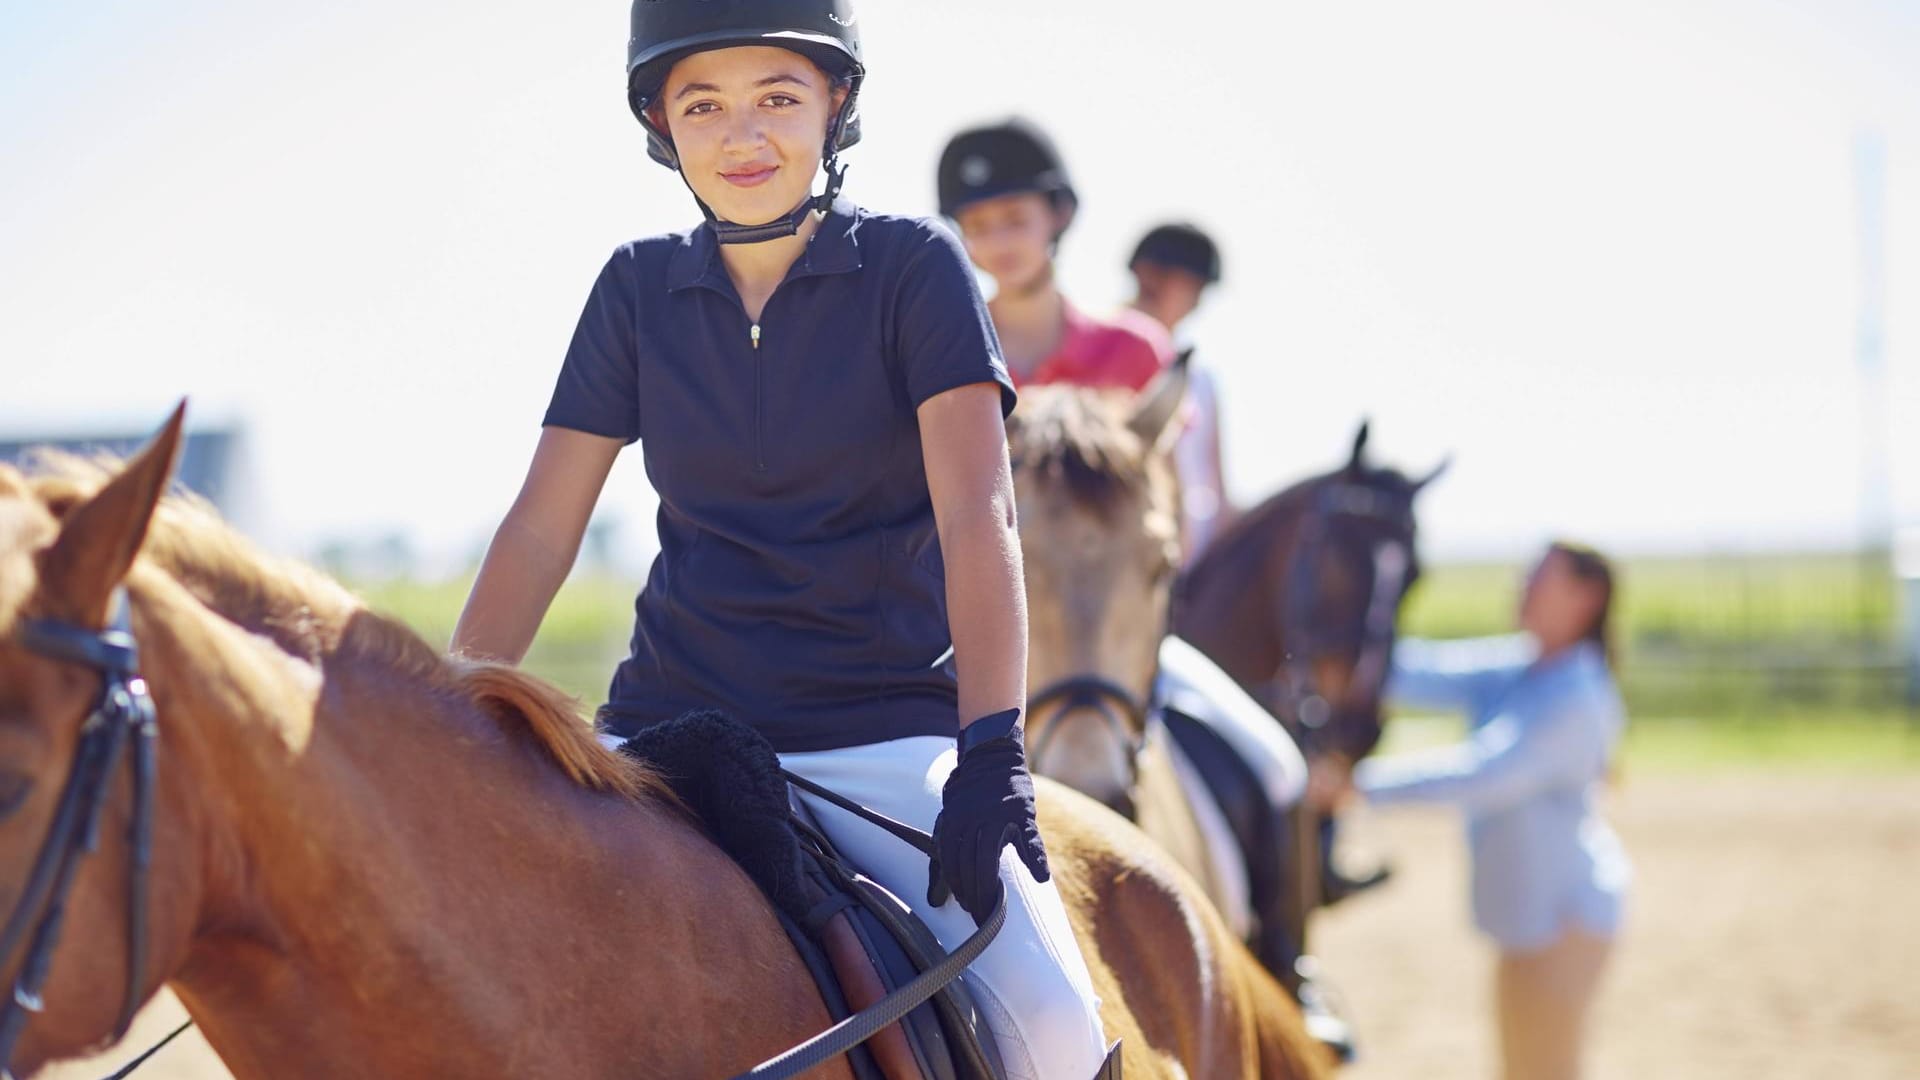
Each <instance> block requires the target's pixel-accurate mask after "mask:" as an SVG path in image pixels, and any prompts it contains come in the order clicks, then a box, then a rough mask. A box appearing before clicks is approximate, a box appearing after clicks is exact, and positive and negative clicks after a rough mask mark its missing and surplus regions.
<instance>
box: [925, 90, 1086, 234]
mask: <svg viewBox="0 0 1920 1080" xmlns="http://www.w3.org/2000/svg"><path fill="white" fill-rule="evenodd" d="M938 177H939V181H938V182H939V192H940V213H942V214H944V215H945V216H947V217H953V216H955V215H956V214H958V213H959V212H960V211H961V210H963V209H965V208H966V207H968V206H971V205H972V204H974V203H977V202H982V201H985V200H987V199H997V198H999V197H1000V196H1002V195H1018V194H1023V193H1029V192H1032V193H1037V194H1041V195H1045V196H1046V197H1047V198H1048V199H1050V200H1052V202H1053V205H1054V207H1055V208H1056V209H1058V210H1059V211H1061V213H1062V215H1063V216H1064V217H1066V218H1067V219H1069V220H1071V218H1072V215H1073V211H1074V209H1075V208H1076V207H1077V206H1079V204H1080V200H1079V197H1078V196H1076V195H1075V194H1074V191H1073V181H1072V180H1070V179H1069V178H1068V177H1067V166H1066V163H1065V162H1064V161H1062V160H1061V159H1060V151H1059V150H1058V149H1056V148H1055V147H1054V145H1053V140H1052V139H1051V138H1049V137H1048V136H1047V133H1046V132H1044V131H1041V130H1040V129H1039V128H1038V127H1036V126H1034V125H1033V124H1032V123H1030V122H1029V121H1027V120H1024V119H1022V118H1020V117H1012V118H1010V119H1007V120H1003V121H1001V122H1000V123H997V124H988V125H986V126H984V127H977V128H972V129H970V130H967V131H963V132H961V133H960V134H958V135H955V136H954V137H953V138H952V139H951V140H949V141H948V143H947V149H946V151H945V152H944V153H942V154H941V155H940V169H939V173H938ZM1061 228H1062V231H1064V230H1065V226H1064V225H1063V226H1062V227H1061Z"/></svg>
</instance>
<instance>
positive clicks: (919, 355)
mask: <svg viewBox="0 0 1920 1080" xmlns="http://www.w3.org/2000/svg"><path fill="white" fill-rule="evenodd" d="M919 240H920V247H919V249H918V250H916V251H914V252H913V254H912V255H911V256H910V257H909V258H908V259H907V261H906V264H905V269H904V270H903V271H902V273H901V281H900V290H899V293H898V307H897V309H896V311H897V324H896V325H897V326H898V327H899V330H898V334H899V336H898V338H897V343H898V347H899V350H900V357H901V361H902V366H903V368H904V370H905V373H906V384H907V396H908V397H909V398H910V399H911V400H912V401H913V405H914V408H916V409H917V408H919V407H920V406H921V405H923V404H925V403H926V402H927V399H929V398H932V397H935V396H936V395H939V394H943V393H945V392H947V391H948V390H952V389H954V388H955V387H960V386H971V385H973V384H974V383H996V384H998V385H999V387H1000V411H1001V414H1002V415H1006V414H1008V413H1011V412H1013V405H1014V401H1015V400H1016V399H1015V395H1014V390H1013V379H1012V377H1011V376H1009V375H1008V374H1007V364H1006V361H1005V360H1004V359H1002V358H1001V356H1000V339H999V337H998V336H997V335H995V333H994V330H993V318H992V316H990V315H988V314H987V302H986V300H985V299H984V298H983V297H982V296H981V295H980V284H979V282H977V281H975V280H974V277H973V269H972V267H971V266H970V264H969V263H968V262H967V256H966V252H965V251H964V250H962V248H961V247H960V241H959V239H958V238H957V237H955V236H954V235H953V233H951V232H950V231H948V230H947V229H946V228H944V227H943V226H940V225H938V224H935V223H931V222H929V223H927V224H926V225H925V226H924V230H923V232H922V233H921V235H920V237H919Z"/></svg>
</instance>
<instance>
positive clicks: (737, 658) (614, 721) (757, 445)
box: [453, 0, 1106, 1080]
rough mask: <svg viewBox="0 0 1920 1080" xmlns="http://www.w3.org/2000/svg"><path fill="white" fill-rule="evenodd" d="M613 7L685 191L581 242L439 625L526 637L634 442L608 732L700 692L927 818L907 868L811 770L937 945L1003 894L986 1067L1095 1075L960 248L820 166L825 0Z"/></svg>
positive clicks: (855, 88)
mask: <svg viewBox="0 0 1920 1080" xmlns="http://www.w3.org/2000/svg"><path fill="white" fill-rule="evenodd" d="M632 26H633V35H632V38H631V40H630V41H629V43H628V80H629V81H628V96H629V101H630V103H631V105H632V107H633V111H634V113H635V115H636V116H637V117H638V118H639V120H640V123H641V124H642V125H643V126H644V127H645V129H646V132H647V137H648V148H649V152H650V154H651V156H652V157H653V158H654V160H656V161H658V162H660V163H661V164H664V165H666V166H668V167H669V168H673V169H675V170H677V171H678V172H679V174H680V176H681V179H682V180H684V181H685V182H686V185H687V187H688V188H689V189H691V190H692V192H693V195H694V200H695V202H696V203H697V204H698V205H699V207H700V210H701V212H702V213H703V214H704V215H705V217H706V221H705V222H704V223H703V224H701V225H699V226H698V227H696V228H694V229H692V230H690V231H687V232H684V233H676V234H673V235H668V236H660V237H654V238H651V239H646V240H639V241H635V242H633V243H629V244H625V245H623V246H621V247H620V248H619V249H618V250H616V251H615V252H614V254H613V257H612V258H611V259H610V260H609V261H608V262H607V264H606V267H605V268H604V269H603V270H602V271H601V272H600V277H599V280H598V281H597V282H596V283H595V284H594V287H593V290H592V292H591V293H590V294H589V296H588V298H587V304H586V310H585V312H584V313H583V314H582V315H581V317H580V322H579V327H578V329H577V330H576V331H575V333H574V337H573V342H572V345H571V347H570V348H569V350H568V352H567V356H566V360H565V362H564V364H563V365H562V367H561V370H560V376H559V381H558V385H557V386H556V387H555V389H554V393H553V398H552V401H551V403H550V405H549V406H548V408H547V412H546V419H545V422H544V424H545V426H544V430H543V431H542V433H541V436H540V441H539V445H538V447H537V449H536V450H535V451H534V456H533V462H532V465H531V467H530V468H529V470H528V473H527V477H526V480H525V483H524V486H523V487H522V488H521V491H520V494H519V497H518V498H517V499H516V500H515V502H514V505H513V507H512V509H511V510H509V511H508V513H507V516H506V519H505V520H504V521H503V522H502V523H501V525H500V528H499V531H498V532H497V533H496V534H495V537H494V540H493V543H492V546H491V547H490V548H489V549H488V552H487V556H486V559H485V561H484V562H483V563H482V565H481V569H480V575H479V578H478V580H476V581H475V583H474V586H473V592H472V595H471V596H469V598H468V600H467V606H466V610H465V611H464V612H463V613H462V615H461V618H460V623H459V626H458V627H457V628H456V630H455V632H454V640H453V647H454V648H455V649H456V650H458V651H461V652H464V653H468V654H471V655H476V656H483V657H490V658H495V659H499V660H504V661H509V662H517V661H518V660H519V659H520V658H521V656H523V655H524V654H525V652H526V649H527V647H528V645H529V644H530V642H531V641H532V639H533V636H534V632H535V631H536V630H537V629H538V626H539V623H540V620H541V617H542V616H543V615H544V613H545V612H546V609H547V606H548V604H549V603H550V602H551V601H552V598H553V595H554V593H555V591H556V590H557V589H558V588H559V586H560V584H561V582H562V581H563V580H564V579H565V577H566V575H567V572H568V570H569V569H570V567H571V566H572V563H573V560H574V556H575V555H576V553H577V552H578V550H579V545H580V539H581V535H582V533H583V532H584V530H585V528H586V525H587V521H588V518H589V516H590V514H591V513H592V510H593V506H594V503H595V502H596V501H597V500H598V498H599V495H600V491H601V488H602V486H603V485H604V483H605V481H606V477H607V474H608V470H609V469H610V467H611V466H612V464H613V461H614V457H615V456H616V455H617V454H618V453H619V452H620V450H621V448H622V447H624V446H626V445H627V444H629V443H632V442H635V441H638V442H640V444H641V452H642V454H643V456H644V459H645V462H646V468H647V475H648V477H649V478H650V479H651V481H652V482H653V485H654V487H655V489H656V490H657V491H658V492H659V496H660V515H659V536H660V554H659V556H658V558H656V559H655V561H654V564H653V568H652V570H651V572H650V573H649V575H648V578H647V583H646V586H645V587H644V588H643V589H642V590H641V592H640V595H639V598H638V600H637V601H636V603H635V612H636V619H635V629H634V636H633V644H632V651H631V654H630V655H629V656H628V658H627V659H626V660H625V661H624V662H623V663H621V665H620V667H619V669H618V670H617V671H616V672H615V674H614V677H613V683H612V687H611V690H610V691H609V694H608V700H607V703H606V704H605V705H604V706H602V707H601V709H600V713H599V724H600V726H601V728H602V730H603V732H605V733H606V734H607V735H608V736H610V737H620V738H624V737H628V736H631V735H633V734H634V733H635V732H637V731H638V730H639V729H641V728H642V727H645V726H646V725H649V724H653V723H658V722H661V721H665V720H668V719H671V718H673V717H675V716H678V715H680V714H681V713H684V712H686V711H688V710H692V709H698V708H719V709H723V710H725V711H727V712H730V713H732V714H733V715H735V716H736V717H738V718H739V719H741V720H742V721H745V722H746V723H749V724H751V725H752V726H754V727H755V728H756V729H758V730H759V731H760V732H761V733H762V734H764V735H765V736H766V737H767V739H768V740H769V741H770V742H772V744H773V746H774V749H775V750H776V751H777V752H778V753H779V754H780V758H781V762H782V764H783V765H784V766H785V767H786V768H788V769H790V770H792V771H793V772H795V773H798V774H800V775H802V776H805V777H807V778H809V779H811V780H813V781H815V782H817V783H820V784H822V785H824V786H826V787H828V788H831V789H834V790H836V791H838V792H840V793H841V794H843V795H845V796H847V797H849V798H852V799H854V800H856V801H858V802H860V803H864V804H866V805H867V806H869V807H871V808H873V809H875V810H877V811H879V812H880V813H882V814H885V815H887V816H889V817H892V818H895V819H897V820H901V821H905V822H907V823H909V824H911V825H914V826H915V827H918V828H921V829H931V830H932V831H933V833H934V838H935V843H936V846H937V849H938V851H939V853H940V858H939V860H938V865H939V867H940V871H939V872H937V873H935V874H934V875H933V877H934V880H931V881H930V880H929V877H930V875H929V869H928V863H927V860H926V859H925V857H924V856H922V855H921V854H920V853H919V852H917V851H916V850H914V849H913V848H911V847H909V846H907V845H906V844H904V843H902V842H901V841H899V840H898V839H896V838H894V837H892V836H891V835H889V834H887V833H885V832H883V831H881V830H879V829H877V828H875V827H873V826H872V825H869V824H868V823H866V822H864V821H861V820H859V819H857V818H855V817H853V816H851V815H849V814H846V813H844V812H843V811H840V810H839V809H837V808H835V807H832V806H828V805H825V804H823V803H818V802H815V803H813V809H814V811H815V813H816V814H817V815H818V817H819V820H820V822H821V824H822V825H823V827H824V828H825V829H826V831H827V832H828V833H829V834H830V836H831V838H832V839H833V841H834V843H835V844H836V845H837V846H838V847H839V848H840V849H841V850H842V851H843V852H845V853H846V854H848V855H849V857H850V858H852V859H853V860H854V861H855V862H856V863H857V864H859V865H860V866H861V867H862V868H863V869H864V870H865V871H866V872H867V873H868V874H869V875H871V876H872V877H873V878H875V879H876V880H878V881H880V882H881V883H882V884H884V885H885V886H886V887H887V888H888V889H890V890H891V891H892V892H894V893H895V894H896V895H898V896H899V897H901V898H902V899H904V900H906V901H907V902H908V903H909V904H911V905H912V906H913V907H914V910H915V912H916V914H918V915H919V916H920V917H921V918H922V919H923V920H924V921H925V922H926V924H927V925H928V927H929V928H931V929H932V930H933V932H934V933H935V935H936V936H937V937H938V938H939V939H940V940H941V942H942V943H943V944H945V945H946V946H947V947H948V948H952V947H955V946H957V945H958V944H959V943H960V942H961V941H962V940H964V939H965V938H966V937H967V936H968V935H969V934H970V933H971V932H972V931H973V929H974V926H975V923H976V921H977V920H979V919H983V918H984V917H985V916H986V915H987V914H988V912H990V911H991V910H992V909H993V907H994V905H995V903H996V902H997V901H998V899H999V898H1000V897H1001V896H1002V895H1005V897H1006V900H1007V919H1006V924H1005V927H1004V929H1003V930H1002V931H1001V933H1000V935H999V937H998V938H997V939H996V940H995V941H994V942H993V944H992V946H991V947H990V948H988V949H987V951H986V952H985V954H984V955H983V956H982V957H981V958H980V959H979V960H978V961H977V962H976V963H975V965H974V975H975V976H976V977H977V980H976V981H977V983H978V985H979V986H980V987H982V988H983V989H984V991H985V992H984V993H983V994H982V995H981V997H982V998H983V1001H984V1004H983V1008H985V1009H986V1011H987V1012H988V1017H987V1019H988V1022H989V1025H990V1026H991V1027H992V1029H993V1031H994V1034H995V1036H996V1039H997V1041H998V1043H999V1045H1000V1050H1001V1054H1002V1057H1003V1058H1004V1059H1005V1061H1006V1063H1007V1066H1008V1069H1009V1073H1010V1075H1012V1076H1026V1077H1046V1078H1054V1077H1060V1078H1065V1080H1077V1078H1080V1077H1090V1076H1093V1075H1094V1074H1095V1073H1096V1071H1098V1070H1099V1069H1100V1067H1101V1063H1102V1060H1103V1058H1104V1057H1105V1056H1106V1046H1105V1043H1104V1039H1103V1036H1102V1030H1101V1024H1100V1019H1099V1015H1098V1013H1097V1011H1096V1008H1097V1001H1096V999H1095V997H1094V993H1093V989H1092V985H1091V979H1090V977H1089V975H1088V973H1087V968H1086V964H1085V961H1084V960H1083V959H1082V957H1081V955H1080V952H1079V948H1078V946H1077V944H1076V943H1075V941H1074V938H1073V934H1072V930H1071V928H1070V927H1069V925H1068V922H1067V918H1066V912H1065V909H1064V907H1063V906H1062V904H1061V901H1060V897H1059V894H1058V893H1057V892H1056V891H1055V889H1054V887H1053V886H1052V885H1051V884H1049V883H1048V872H1047V860H1046V853H1045V851H1044V850H1043V848H1042V847H1041V843H1040V836H1039V831H1038V827H1037V826H1036V824H1035V820H1034V799H1033V784H1032V780H1031V778H1030V777H1029V776H1028V774H1027V768H1026V761H1025V751H1024V744H1023V739H1022V730H1021V723H1020V708H1021V706H1022V705H1023V704H1024V702H1025V700H1026V688H1025V685H1024V683H1025V673H1026V612H1025V607H1024V603H1025V600H1024V588H1023V583H1022V577H1021V566H1020V548H1019V541H1018V538H1017V535H1016V533H1015V531H1014V521H1013V488H1012V482H1011V479H1010V477H1009V474H1008V464H1007V453H1006V433H1005V429H1004V427H1003V426H1002V421H1003V419H1004V417H1005V414H1006V412H1007V410H1009V409H1011V407H1012V405H1013V391H1012V387H1011V385H1010V381H1009V379H1008V377H1007V372H1006V368H1005V365H1004V364H1003V362H1002V360H1001V358H1000V351H999V345H998V343H997V341H996V340H995V337H994V333H993V327H992V324H991V322H990V321H989V320H988V317H987V313H986V309H985V305H984V304H983V302H982V300H981V297H980V295H979V292H978V290H977V289H976V287H975V285H974V281H973V276H972V274H971V272H970V271H969V270H968V267H967V264H966V257H965V255H964V253H963V252H962V250H961V248H960V245H959V244H958V242H957V241H956V240H955V239H954V237H953V236H952V235H951V234H950V233H949V232H948V231H947V230H946V229H945V228H943V227H942V226H940V225H938V224H936V223H933V222H929V221H926V220H920V219H914V218H906V217H894V216H888V215H882V214H874V213H870V212H868V211H866V210H863V209H861V208H859V207H857V206H855V205H853V204H852V203H851V202H848V201H845V200H841V199H838V198H837V194H838V191H839V188H840V184H841V178H842V170H841V169H840V168H839V166H838V164H837V158H838V155H839V152H840V151H842V150H844V149H846V148H847V147H849V146H851V145H853V143H854V142H855V141H857V140H858V139H859V119H858V114H857V112H856V108H857V98H858V95H859V91H860V85H861V81H862V78H863V76H864V73H865V69H864V66H863V63H862V59H861V55H860V43H859V36H858V32H857V30H856V29H855V18H854V13H853V11H852V9H851V7H850V5H849V3H848V2H847V0H731V2H728V3H712V2H707V0H637V2H636V3H634V5H633V11H632ZM823 164H824V166H825V172H826V185H825V192H824V194H820V195H815V194H814V193H813V184H814V180H815V178H816V177H817V176H819V175H820V173H821V169H822V166H823ZM956 744H957V745H956ZM1009 847H1010V848H1011V849H1012V850H1011V851H1008V850H1007V849H1008V848H1009ZM949 890H950V892H951V898H950V899H949V898H948V896H947V893H948V891H949ZM936 895H937V896H938V897H939V898H940V902H938V903H936V902H935V901H934V899H933V897H934V896H936ZM750 989H751V988H749V987H742V988H741V990H742V992H743V993H747V992H749V991H750Z"/></svg>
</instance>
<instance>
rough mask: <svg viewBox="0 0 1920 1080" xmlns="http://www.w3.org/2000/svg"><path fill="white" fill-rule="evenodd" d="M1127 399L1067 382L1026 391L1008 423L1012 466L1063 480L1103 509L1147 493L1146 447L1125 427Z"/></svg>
mask: <svg viewBox="0 0 1920 1080" xmlns="http://www.w3.org/2000/svg"><path fill="white" fill-rule="evenodd" d="M1126 406H1127V399H1126V398H1125V397H1123V396H1120V395H1116V394H1108V393H1100V392H1097V391H1089V390H1084V389H1081V388H1078V387H1071V386H1043V387H1036V388H1034V389H1031V390H1028V391H1026V396H1025V397H1023V398H1022V399H1021V402H1020V407H1019V408H1018V409H1015V410H1014V413H1013V417H1012V419H1011V420H1010V421H1009V422H1008V433H1009V439H1010V443H1011V447H1012V453H1013V457H1014V466H1015V468H1017V469H1022V470H1030V471H1032V473H1033V474H1034V475H1036V476H1041V477H1045V478H1047V479H1048V480H1052V481H1055V482H1059V483H1062V484H1064V485H1065V486H1066V488H1067V491H1068V493H1069V494H1071V495H1072V496H1073V498H1074V499H1076V500H1078V501H1079V502H1081V503H1082V504H1084V505H1086V506H1088V507H1091V508H1093V509H1095V510H1100V511H1105V510H1108V509H1111V508H1113V507H1115V506H1116V505H1118V504H1119V502H1120V501H1121V500H1122V499H1123V498H1125V497H1126V496H1128V495H1136V494H1142V493H1146V492H1147V491H1149V489H1150V487H1151V485H1152V482H1153V473H1152V471H1151V469H1150V466H1149V461H1150V457H1149V453H1148V451H1149V447H1147V446H1146V445H1145V444H1143V443H1142V442H1141V440H1140V437H1139V436H1138V435H1137V434H1135V433H1134V431H1133V429H1132V428H1130V427H1129V426H1128V425H1127V414H1126V411H1125V410H1126Z"/></svg>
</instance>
